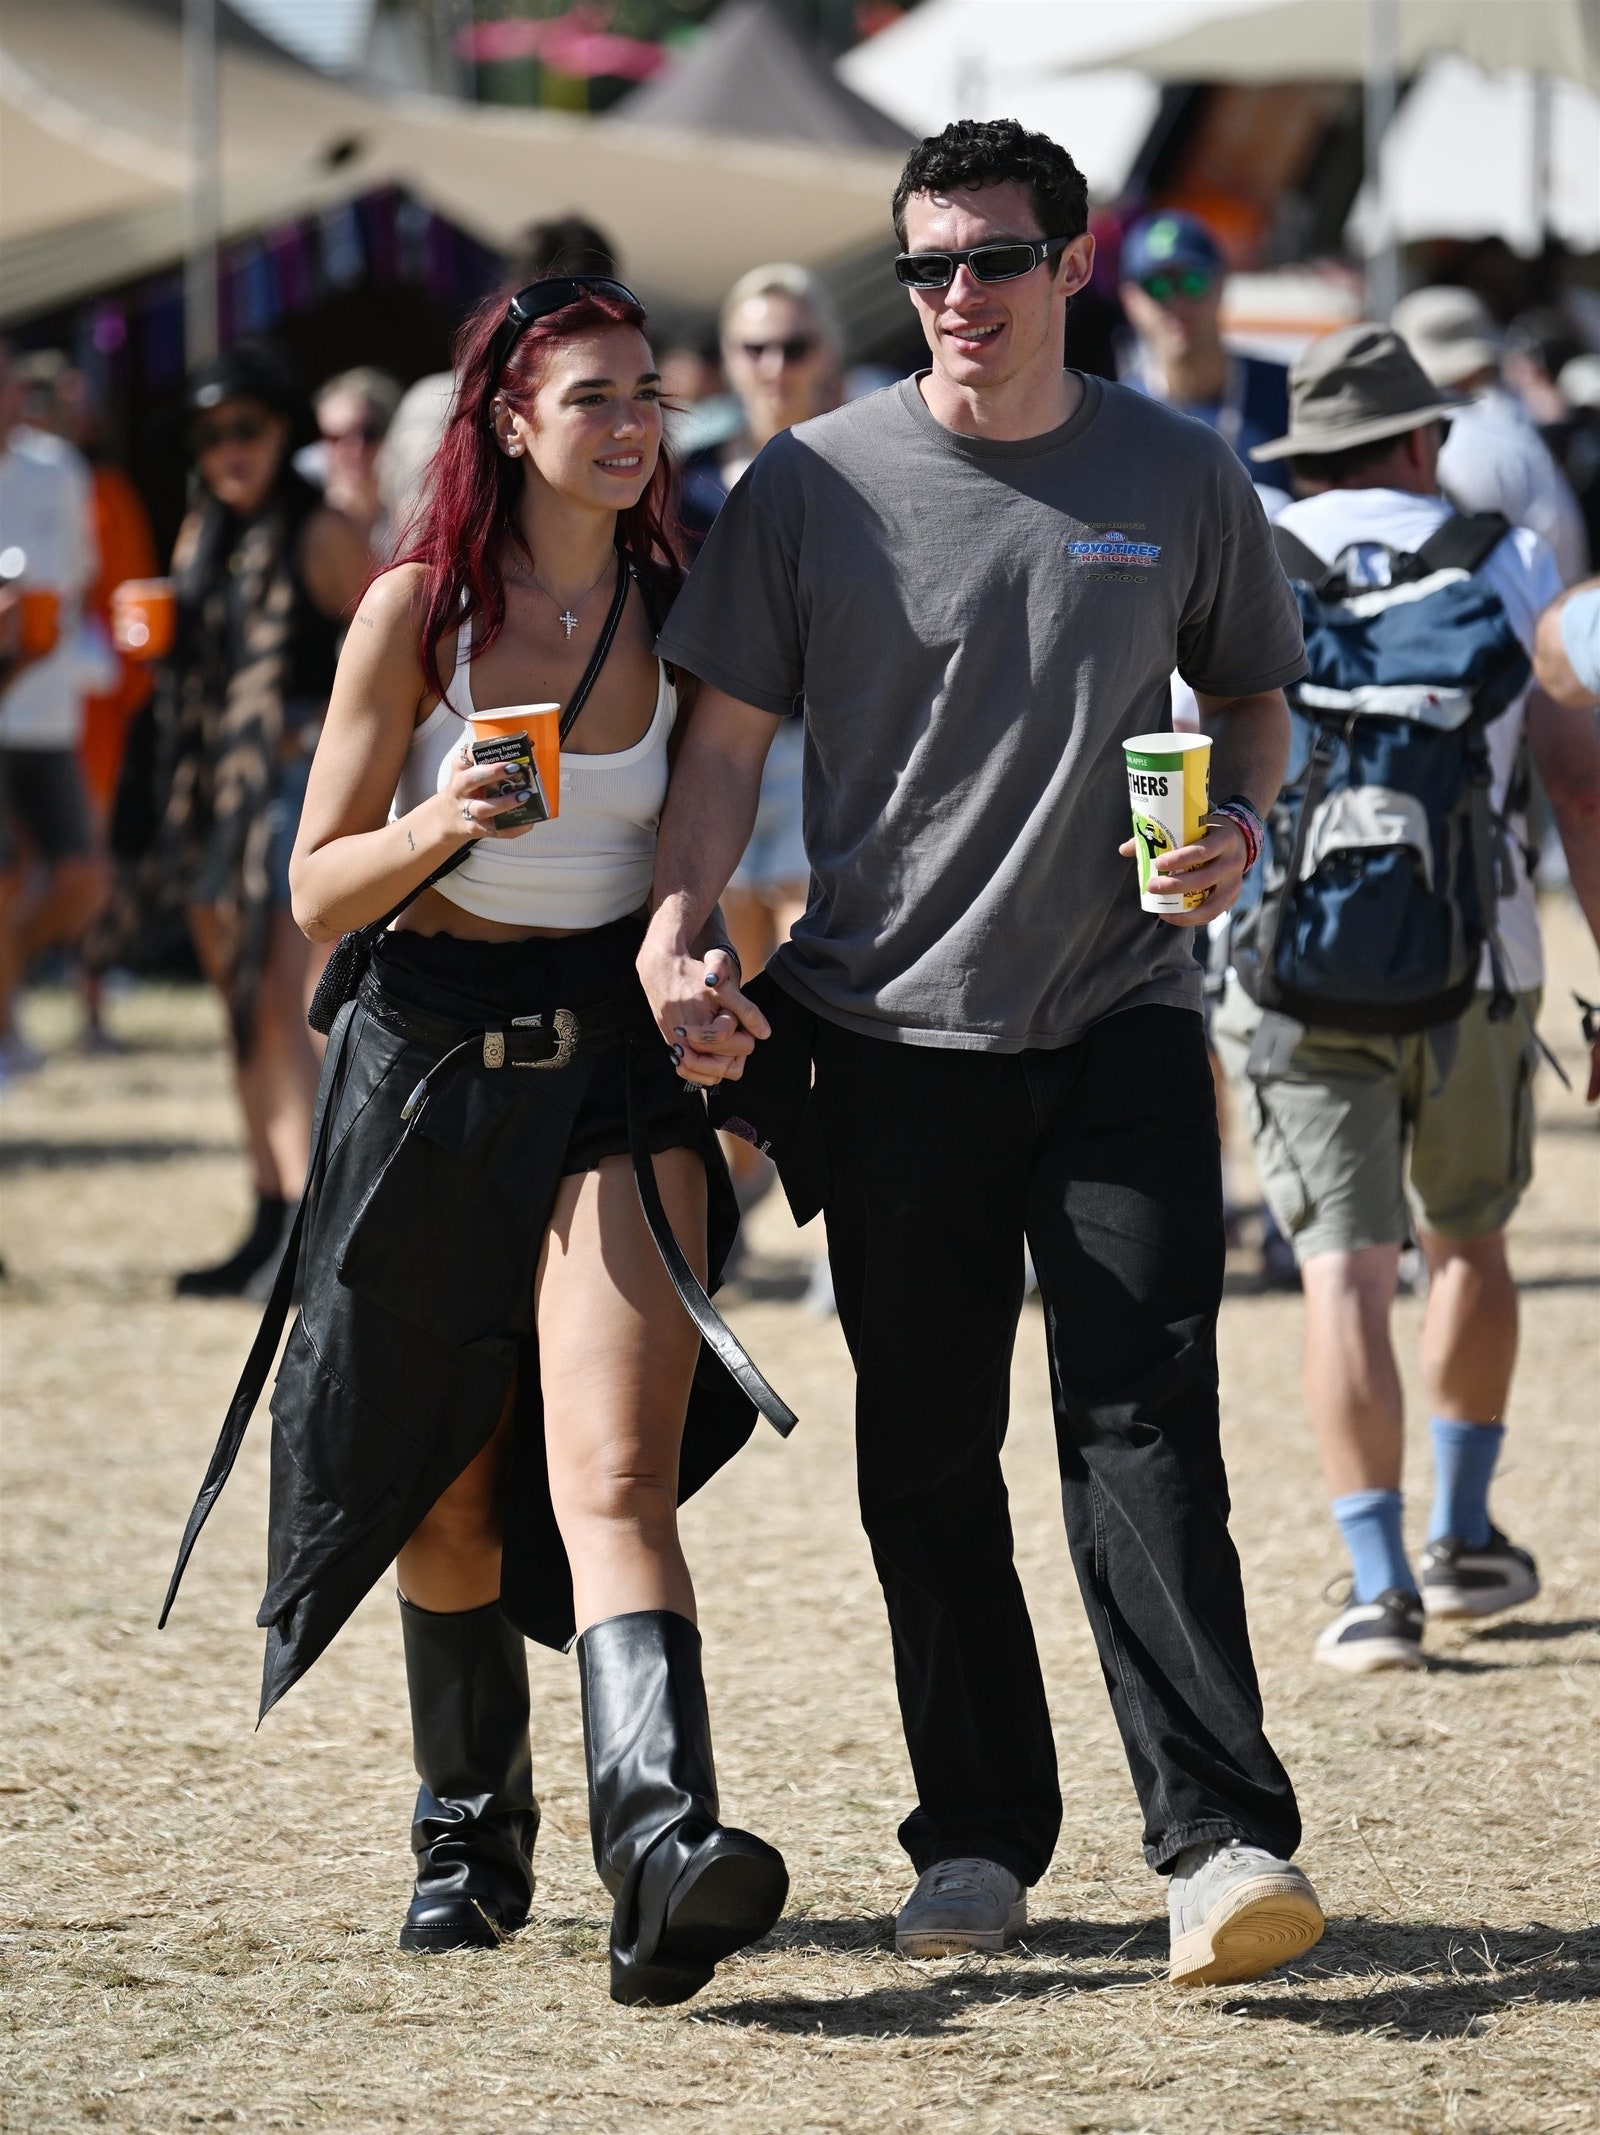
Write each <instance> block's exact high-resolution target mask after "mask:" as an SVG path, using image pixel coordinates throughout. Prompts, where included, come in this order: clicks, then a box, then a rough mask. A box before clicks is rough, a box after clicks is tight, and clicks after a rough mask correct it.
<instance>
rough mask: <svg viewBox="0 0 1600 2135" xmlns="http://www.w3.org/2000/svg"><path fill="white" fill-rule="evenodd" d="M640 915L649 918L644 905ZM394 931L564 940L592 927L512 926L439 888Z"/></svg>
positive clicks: (470, 937)
mask: <svg viewBox="0 0 1600 2135" xmlns="http://www.w3.org/2000/svg"><path fill="white" fill-rule="evenodd" d="M638 917H639V918H641V919H646V918H648V917H649V914H648V912H647V911H646V910H645V908H644V906H643V905H641V906H640V907H639V912H638ZM390 932H391V933H393V934H452V935H454V936H455V938H456V940H457V941H561V940H564V939H565V938H566V936H567V935H569V934H592V933H593V932H594V929H593V928H592V927H512V926H508V925H507V924H506V922H505V921H504V920H503V919H480V918H479V916H478V914H477V913H476V912H469V911H467V910H466V909H465V908H464V907H463V906H461V905H459V904H452V903H451V902H450V899H449V898H448V897H445V896H443V895H441V893H440V892H439V891H438V890H424V891H423V893H422V895H421V896H420V897H418V898H417V899H416V901H415V902H414V903H413V904H410V905H408V906H407V907H406V909H405V910H404V911H403V912H402V913H401V915H400V917H399V918H398V919H397V920H396V921H395V923H394V925H393V927H392V928H391V929H390Z"/></svg>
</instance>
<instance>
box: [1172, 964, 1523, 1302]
mask: <svg viewBox="0 0 1600 2135" xmlns="http://www.w3.org/2000/svg"><path fill="white" fill-rule="evenodd" d="M1520 998H1521V1000H1522V1003H1523V1005H1524V1006H1525V1008H1526V1009H1527V1012H1528V1013H1527V1017H1526V1018H1524V1017H1523V1016H1521V1015H1515V1016H1510V1017H1508V1018H1507V1019H1506V1020H1505V1021H1504V1022H1503V1023H1491V1022H1490V1021H1489V995H1488V993H1487V992H1481V993H1478V994H1475V995H1474V996H1473V1001H1472V1006H1471V1007H1470V1008H1469V1009H1468V1010H1467V1012H1466V1014H1465V1015H1464V1016H1463V1017H1462V1018H1461V1022H1460V1026H1459V1028H1460V1050H1459V1051H1458V1053H1457V1055H1456V1058H1455V1061H1454V1064H1453V1065H1452V1067H1451V1069H1450V1072H1449V1075H1448V1076H1447V1077H1446V1078H1445V1080H1444V1082H1443V1084H1442V1085H1441V1084H1440V1082H1439V1077H1438V1071H1437V1067H1436V1064H1435V1061H1434V1058H1433V1055H1432V1053H1431V1052H1430V1050H1429V1047H1428V1043H1427V1040H1426V1038H1425V1037H1422V1036H1417V1037H1408V1038H1390V1037H1382V1036H1377V1035H1372V1034H1367V1033H1358V1032H1355V1031H1329V1030H1318V1031H1311V1032H1308V1033H1307V1034H1306V1036H1305V1037H1303V1038H1302V1039H1301V1040H1300V1042H1299V1044H1298V1045H1297V1046H1296V1047H1295V1049H1294V1052H1293V1054H1292V1056H1291V1058H1290V1061H1289V1066H1288V1070H1287V1072H1286V1073H1285V1074H1284V1075H1283V1076H1282V1078H1281V1079H1279V1080H1276V1081H1272V1082H1265V1083H1256V1082H1252V1081H1250V1079H1249V1078H1248V1077H1247V1076H1246V1074H1245V1072H1244V1066H1245V1060H1246V1058H1247V1057H1248V1055H1249V1051H1250V1041H1251V1039H1252V1038H1253V1037H1254V1035H1255V1030H1256V1025H1257V1024H1258V1023H1259V1022H1260V1020H1261V1011H1260V1009H1259V1008H1257V1007H1256V1005H1255V1003H1254V1002H1253V1001H1252V1000H1251V999H1250V997H1249V995H1248V994H1246V992H1245V991H1244V989H1243V987H1242V986H1240V984H1239V983H1238V981H1237V979H1232V978H1230V979H1229V981H1228V987H1227V991H1226V993H1225V994H1224V996H1223V998H1222V1001H1221V1003H1220V1004H1219V1006H1218V1009H1217V1014H1216V1017H1215V1020H1214V1022H1213V1025H1212V1032H1211V1036H1212V1042H1213V1043H1214V1045H1215V1046H1216V1049H1217V1052H1218V1055H1219V1056H1220V1058H1221V1060H1222V1064H1223V1067H1224V1069H1225V1070H1226V1071H1227V1075H1228V1080H1229V1081H1230V1083H1231V1084H1232V1085H1233V1087H1234V1089H1235V1090H1236V1091H1237V1092H1238V1094H1239V1099H1240V1103H1241V1105H1242V1106H1243V1108H1244V1114H1245V1119H1246V1121H1247V1123H1248V1125H1249V1128H1250V1138H1251V1140H1252V1142H1253V1143H1254V1144H1255V1155H1256V1169H1257V1171H1258V1172H1259V1174H1260V1177H1261V1190H1262V1192H1263V1193H1264V1194H1265V1196H1266V1199H1267V1204H1268V1206H1269V1207H1270V1208H1271V1210H1272V1213H1273V1215H1274V1216H1276V1218H1277V1219H1278V1224H1279V1227H1280V1229H1281V1230H1282V1231H1283V1233H1284V1235H1285V1237H1287V1238H1288V1239H1289V1240H1290V1241H1291V1242H1292V1244H1293V1246H1294V1250H1295V1257H1296V1259H1297V1260H1301V1261H1306V1260H1310V1259H1311V1258H1312V1257H1313V1256H1314V1255H1315V1254H1318V1253H1349V1252H1354V1251H1356V1250H1357V1249H1358V1248H1359V1247H1361V1246H1367V1245H1399V1244H1403V1243H1404V1242H1405V1240H1406V1239H1407V1238H1408V1237H1409V1236H1410V1235H1411V1218H1410V1216H1408V1208H1407V1204H1408V1200H1409V1204H1410V1210H1411V1211H1412V1212H1414V1217H1415V1221H1416V1222H1417V1223H1419V1224H1421V1225H1423V1226H1424V1227H1425V1228H1426V1229H1428V1230H1430V1231H1437V1232H1439V1233H1440V1234H1441V1235H1442V1236H1444V1237H1446V1238H1483V1237H1487V1236H1488V1234H1489V1233H1490V1232H1491V1231H1498V1230H1501V1229H1503V1228H1504V1226H1505V1224H1506V1223H1507V1222H1509V1220H1510V1218H1511V1213H1512V1211H1513V1210H1514V1209H1515V1207H1516V1205H1517V1203H1518V1201H1519V1200H1520V1199H1521V1198H1522V1195H1523V1192H1524V1191H1525V1189H1526V1187H1527V1184H1528V1181H1529V1179H1530V1178H1531V1177H1532V1176H1533V1071H1534V1067H1535V1065H1536V1064H1537V1060H1538V1051H1537V1048H1536V1047H1535V1045H1534V1042H1533V1038H1532V1035H1531V1033H1530V1029H1529V1024H1530V1022H1531V1021H1532V1020H1533V1019H1535V1018H1536V1017H1537V1016H1538V1013H1539V999H1540V995H1539V991H1538V989H1537V988H1536V989H1535V990H1534V991H1533V992H1531V993H1525V994H1523V995H1522V996H1521V997H1520Z"/></svg>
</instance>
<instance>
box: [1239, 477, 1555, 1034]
mask: <svg viewBox="0 0 1600 2135" xmlns="http://www.w3.org/2000/svg"><path fill="white" fill-rule="evenodd" d="M1450 511H1451V507H1450V506H1449V505H1448V504H1447V503H1446V502H1445V500H1444V498H1443V497H1414V496H1411V495H1410V494H1409V493H1408V492H1406V491H1405V490H1400V489H1329V490H1324V491H1323V493H1322V495H1321V496H1318V497H1305V498H1303V499H1302V500H1301V501H1300V502H1299V503H1298V504H1291V505H1290V506H1289V508H1288V510H1287V511H1286V512H1284V513H1283V515H1282V517H1281V519H1280V520H1279V524H1280V525H1281V526H1286V527H1287V528H1288V529H1289V531H1290V533H1291V534H1293V535H1294V536H1295V537H1296V538H1297V539H1298V540H1300V541H1303V542H1304V543H1305V545H1306V547H1307V548H1308V549H1311V550H1313V551H1314V552H1315V553H1316V554H1317V555H1318V556H1320V557H1322V559H1323V561H1324V562H1325V563H1329V564H1332V563H1337V562H1338V561H1339V559H1340V558H1341V557H1343V558H1344V560H1345V562H1344V567H1345V570H1346V572H1347V573H1348V575H1349V577H1350V579H1351V580H1352V582H1353V583H1355V584H1358V585H1360V584H1366V585H1386V584H1387V583H1388V568H1387V560H1386V558H1385V556H1384V554H1383V551H1384V550H1385V549H1398V550H1402V551H1412V552H1414V551H1415V550H1417V549H1420V548H1421V546H1422V544H1423V543H1424V542H1425V541H1426V540H1427V538H1428V536H1429V535H1430V534H1431V533H1432V532H1433V531H1434V529H1435V528H1436V527H1439V526H1441V525H1442V524H1443V523H1444V521H1445V520H1446V519H1448V518H1449V516H1450ZM1380 544H1381V546H1380ZM1347 552H1353V553H1347ZM1476 575H1477V576H1478V577H1480V578H1483V579H1486V580H1487V581H1488V583H1489V584H1490V585H1491V586H1493V588H1494V590H1495V592H1496V593H1498V594H1499V596H1500V600H1501V604H1502V605H1503V607H1504V608H1505V611H1506V615H1507V617H1508V619H1509V621H1510V624H1511V627H1512V629H1513V630H1514V631H1515V632H1516V633H1517V636H1518V637H1519V638H1520V639H1521V641H1522V643H1523V645H1524V647H1525V648H1526V650H1527V652H1528V654H1529V656H1530V658H1531V657H1532V653H1533V639H1534V632H1535V630H1536V629H1537V628H1538V623H1539V617H1540V616H1541V614H1543V612H1544V610H1545V609H1546V608H1548V607H1549V605H1550V603H1551V602H1552V601H1553V600H1555V599H1556V598H1557V597H1558V596H1559V594H1560V592H1561V576H1560V573H1559V572H1558V571H1557V569H1556V563H1555V558H1554V557H1553V556H1552V555H1551V553H1550V551H1549V549H1548V548H1546V546H1545V544H1544V543H1543V542H1542V541H1541V540H1540V539H1539V536H1538V535H1537V534H1534V533H1530V532H1529V531H1528V530H1527V529H1526V528H1525V527H1513V528H1512V530H1511V532H1510V533H1509V534H1507V536H1506V537H1505V539H1504V540H1503V541H1502V542H1501V543H1500V544H1499V546H1498V547H1497V548H1495V549H1494V550H1492V551H1491V553H1490V555H1489V557H1488V559H1487V560H1486V561H1485V562H1484V563H1483V564H1482V565H1481V566H1480V567H1479V569H1478V571H1477V573H1476ZM1530 686H1531V685H1530ZM1527 703H1528V691H1527V690H1524V691H1523V692H1522V694H1521V696H1519V697H1518V698H1517V699H1516V700H1515V702H1514V703H1512V704H1510V705H1508V706H1507V707H1506V709H1505V710H1504V711H1503V712H1502V713H1501V714H1500V716H1499V718H1498V719H1494V720H1491V721H1490V723H1489V726H1488V728H1487V735H1488V742H1489V761H1490V764H1491V766H1492V769H1493V773H1494V783H1493V786H1492V789H1491V794H1490V801H1491V805H1492V806H1493V808H1494V809H1495V811H1496V813H1499V812H1500V811H1501V810H1503V809H1504V807H1505V803H1506V789H1507V787H1508V786H1509V785H1510V782H1511V777H1512V773H1513V772H1514V771H1515V769H1516V765H1517V757H1518V753H1519V750H1520V747H1521V742H1522V721H1523V715H1524V713H1525V711H1526V709H1527ZM1511 821H1512V828H1513V832H1514V837H1515V840H1516V850H1515V852H1514V853H1513V855H1512V859H1513V864H1514V866H1515V869H1516V876H1517V887H1516V891H1515V893H1514V894H1513V895H1512V896H1510V897H1502V898H1501V900H1500V903H1499V907H1498V909H1497V912H1496V918H1495V924H1496V927H1497V930H1498V932H1499V935H1500V943H1501V947H1502V948H1503V949H1504V951H1505V958H1506V965H1507V976H1508V978H1509V980H1510V982H1511V984H1512V985H1513V986H1514V987H1515V988H1516V990H1517V991H1518V992H1519V993H1522V992H1526V991H1527V989H1528V988H1529V987H1532V986H1539V985H1542V984H1543V982H1544V950H1543V947H1542V945H1541V943H1540V940H1539V907H1538V904H1537V901H1536V899H1535V897H1534V890H1533V883H1532V880H1531V878H1530V877H1529V874H1528V869H1527V863H1526V861H1525V860H1524V858H1523V854H1522V844H1523V842H1524V841H1525V840H1526V837H1527V827H1526V825H1525V824H1524V823H1523V822H1522V820H1521V818H1520V817H1517V816H1513V817H1512V819H1511ZM1490 982H1491V981H1490V973H1489V959H1488V952H1487V951H1485V953H1484V962H1483V966H1482V969H1481V970H1480V972H1479V974H1478V984H1479V985H1480V986H1487V985H1489V984H1490Z"/></svg>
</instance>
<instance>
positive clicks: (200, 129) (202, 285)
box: [183, 0, 221, 370]
mask: <svg viewBox="0 0 1600 2135" xmlns="http://www.w3.org/2000/svg"><path fill="white" fill-rule="evenodd" d="M183 94H184V106H185V116H186V118H187V121H188V134H189V189H188V193H187V195H186V196H185V200H184V258H183V354H184V361H185V364H186V365H187V367H188V368H189V369H190V370H193V369H194V367H195V366H196V364H200V363H205V362H208V361H209V360H210V358H211V357H213V356H214V355H215V354H216V353H217V235H218V224H219V222H220V219H221V198H220V194H221V173H220V169H219V158H218V141H217V8H216V0H183Z"/></svg>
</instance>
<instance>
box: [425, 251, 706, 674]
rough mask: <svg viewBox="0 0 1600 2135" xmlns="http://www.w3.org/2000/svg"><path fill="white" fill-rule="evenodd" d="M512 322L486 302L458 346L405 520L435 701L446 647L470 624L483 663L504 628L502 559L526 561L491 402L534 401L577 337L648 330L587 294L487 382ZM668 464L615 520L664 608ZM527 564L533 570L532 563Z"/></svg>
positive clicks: (515, 475)
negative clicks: (557, 355) (509, 550)
mask: <svg viewBox="0 0 1600 2135" xmlns="http://www.w3.org/2000/svg"><path fill="white" fill-rule="evenodd" d="M505 316H506V298H505V295H504V294H503V293H501V294H498V295H495V296H492V297H489V298H487V299H485V301H484V302H483V303H482V304H480V305H479V306H478V308H477V310H476V311H475V312H474V313H473V314H472V316H471V318H469V319H468V320H467V322H466V324H465V325H464V326H463V327H462V329H461V332H460V333H459V335H458V336H457V337H456V345H455V374H456V391H455V399H454V400H453V401H452V402H451V405H450V414H449V418H448V420H447V421H446V423H445V428H444V436H443V437H442V438H441V439H440V441H439V449H438V451H437V452H436V453H435V454H434V456H433V460H432V463H431V464H430V466H429V468H428V473H427V477H426V479H425V481H424V483H423V489H422V499H421V502H420V503H419V504H418V506H417V508H416V510H415V512H414V513H413V515H412V517H411V519H410V520H409V521H408V523H407V525H406V527H405V529H404V531H403V533H402V535H401V541H400V548H399V551H398V553H397V554H396V556H395V559H394V561H395V563H396V564H402V563H420V564H421V565H422V566H423V568H424V571H425V573H426V576H425V577H424V580H423V595H422V645H421V653H422V672H423V676H424V679H425V680H426V682H427V685H428V687H429V689H431V690H432V691H433V692H434V693H435V694H436V695H437V696H440V697H442V696H443V695H444V693H445V686H444V680H443V677H442V675H441V673H440V669H439V646H440V644H441V642H442V641H443V640H444V639H445V638H446V637H448V636H449V635H450V633H451V632H452V631H453V630H455V629H457V628H459V626H460V623H461V620H462V616H463V614H466V615H470V616H471V618H472V647H473V651H474V653H478V652H486V651H487V650H488V648H489V647H490V646H491V645H492V644H493V643H494V641H495V639H496V638H497V637H498V636H499V635H500V632H501V631H502V630H503V629H504V628H505V620H506V588H505V579H504V577H503V576H502V574H501V569H500V558H501V555H502V553H503V550H504V545H505V543H506V542H507V541H510V542H511V543H512V544H513V545H514V546H515V547H517V548H519V549H522V550H523V551H524V553H526V544H525V543H524V541H523V538H522V528H521V525H520V522H519V520H518V516H517V507H518V503H519V501H520V498H521V495H522V483H523V472H522V462H521V461H520V460H513V459H508V458H507V457H506V455H505V454H504V453H503V452H502V451H501V450H500V448H499V447H498V445H497V444H496V443H495V439H494V431H493V429H492V427H491V425H490V419H489V408H490V404H491V403H492V401H493V400H494V398H495V396H496V394H499V395H501V396H502V397H503V398H504V399H505V400H506V401H508V402H509V403H510V405H511V406H512V407H514V408H522V407H526V405H527V404H528V402H529V401H530V400H531V399H532V398H533V396H534V394H535V393H536V392H537V391H538V389H539V386H540V383H541V382H542V380H543V377H544V373H545V369H546V367H547V365H548V363H549V360H550V357H551V355H552V353H553V352H554V351H555V350H556V349H558V348H560V347H561V346H562V345H563V344H564V343H566V342H568V341H571V340H574V339H576V337H577V336H578V335H579V334H588V333H594V332H596V331H597V330H600V331H603V330H604V329H605V328H606V327H608V326H636V327H638V329H639V331H640V332H641V333H643V332H644V330H645V314H644V310H643V308H642V307H641V306H640V305H638V304H629V303H625V302H624V301H623V300H622V298H620V297H614V296H611V295H609V294H608V293H606V292H604V291H601V290H589V291H587V292H586V293H585V294H584V295H583V296H581V297H579V298H578V299H577V300H576V301H575V302H573V303H571V304H565V305H563V306H562V308H561V309H560V310H559V311H552V312H549V313H547V314H546V316H545V317H544V318H542V319H535V320H534V321H533V323H532V325H530V326H525V327H524V328H523V330H522V332H521V333H520V334H519V335H518V336H517V338H516V340H515V342H514V343H513V344H512V347H511V351H510V354H509V355H508V356H507V357H506V360H505V362H504V363H503V364H502V365H501V366H500V368H499V370H498V371H492V370H491V365H492V361H493V353H494V343H495V337H496V335H497V334H498V333H499V331H500V328H501V326H502V324H503V323H504V321H505ZM671 498H672V465H671V462H670V460H669V458H668V456H667V448H666V443H665V440H663V442H662V446H661V456H660V458H659V459H658V460H657V462H656V469H655V473H654V474H653V475H652V476H651V478H650V485H649V487H648V488H647V489H646V490H645V492H644V494H643V496H642V497H640V499H639V501H638V503H637V504H634V505H631V506H630V507H629V509H628V510H627V511H624V512H619V513H618V514H617V541H618V545H619V547H621V548H622V549H623V550H624V551H625V552H626V554H627V555H628V557H629V558H630V560H631V561H632V563H633V564H634V566H635V568H636V569H637V570H638V571H639V573H640V574H641V576H643V577H646V578H648V579H650V580H651V581H653V583H654V585H655V587H656V588H657V589H658V590H659V593H660V595H661V596H662V599H661V605H662V606H663V607H665V605H666V604H667V601H668V600H670V597H671V595H672V594H673V593H675V592H676V591H677V589H678V587H679V586H680V585H681V584H682V582H683V564H682V562H681V560H680V559H679V556H678V551H677V546H676V544H675V542H674V540H673V536H672V531H671V509H672V506H671ZM529 561H530V562H535V561H536V559H534V558H532V557H530V558H529Z"/></svg>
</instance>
